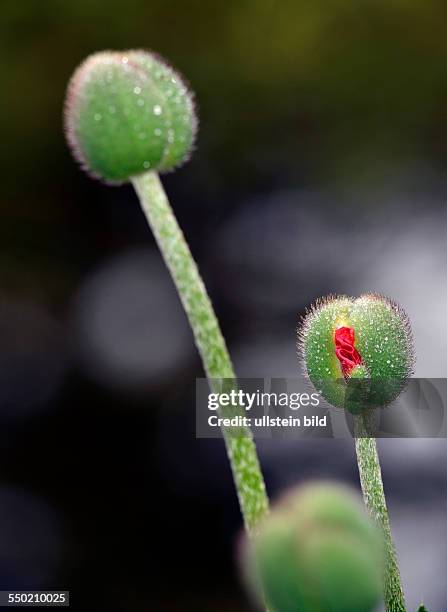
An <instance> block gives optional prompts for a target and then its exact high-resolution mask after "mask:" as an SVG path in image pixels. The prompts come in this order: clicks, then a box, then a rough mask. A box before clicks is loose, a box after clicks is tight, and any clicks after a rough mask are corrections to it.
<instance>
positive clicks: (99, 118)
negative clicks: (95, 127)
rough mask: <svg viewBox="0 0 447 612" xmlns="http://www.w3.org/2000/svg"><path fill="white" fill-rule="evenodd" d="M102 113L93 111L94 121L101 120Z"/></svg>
mask: <svg viewBox="0 0 447 612" xmlns="http://www.w3.org/2000/svg"><path fill="white" fill-rule="evenodd" d="M101 119H102V115H101V114H100V113H95V121H101Z"/></svg>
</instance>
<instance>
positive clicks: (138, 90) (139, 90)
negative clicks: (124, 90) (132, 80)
mask: <svg viewBox="0 0 447 612" xmlns="http://www.w3.org/2000/svg"><path fill="white" fill-rule="evenodd" d="M133 92H134V94H137V96H138V94H140V93H141V87H134V88H133Z"/></svg>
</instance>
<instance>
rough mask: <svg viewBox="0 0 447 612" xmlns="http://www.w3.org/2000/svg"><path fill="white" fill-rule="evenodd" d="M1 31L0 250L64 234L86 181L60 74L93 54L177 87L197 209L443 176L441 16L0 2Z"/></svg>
mask: <svg viewBox="0 0 447 612" xmlns="http://www.w3.org/2000/svg"><path fill="white" fill-rule="evenodd" d="M1 16H2V18H1V23H0V79H1V83H2V95H1V97H0V105H1V107H0V133H1V134H2V147H1V149H0V163H1V168H2V194H1V195H0V212H1V215H2V217H1V219H2V224H1V225H2V229H1V230H0V239H1V240H2V241H3V244H4V245H5V244H6V243H7V242H8V241H10V240H11V236H12V235H13V234H14V232H15V228H16V227H17V226H19V228H20V229H19V233H20V235H21V236H23V235H26V234H27V233H28V234H30V236H29V240H30V241H31V242H33V241H34V240H37V239H38V238H37V237H36V236H40V238H41V237H42V235H43V234H44V233H45V232H49V239H48V241H47V242H49V243H51V241H52V240H53V239H54V236H55V233H56V232H60V231H61V229H60V228H61V227H63V228H65V229H67V228H68V226H69V225H70V223H72V220H71V219H68V218H67V215H68V214H69V213H68V212H67V211H68V210H69V209H68V204H69V203H70V202H71V201H72V198H73V200H75V199H76V196H75V195H73V196H72V195H71V193H72V192H73V191H74V189H76V185H81V186H83V185H84V182H82V181H86V180H87V179H85V178H84V177H82V178H80V177H79V176H77V169H76V168H75V167H74V164H73V163H72V161H71V159H70V158H69V154H68V152H67V150H66V146H65V141H64V137H63V134H62V119H61V113H62V103H63V98H64V93H65V87H66V83H67V79H68V78H69V76H70V74H71V73H72V71H73V69H74V67H75V66H76V65H77V64H78V63H79V61H80V60H82V59H83V58H84V57H86V56H87V55H88V54H90V53H92V52H94V51H97V50H101V49H107V48H112V49H123V48H138V47H144V48H151V49H154V50H157V51H159V52H160V53H161V54H162V55H163V56H165V57H166V58H168V59H169V60H171V61H172V62H173V64H174V65H175V66H176V67H177V68H179V69H180V70H181V71H182V72H183V73H184V74H185V75H186V77H187V79H189V81H190V82H191V85H192V88H193V90H195V92H196V94H197V99H198V106H199V114H200V118H201V128H200V130H199V139H198V150H197V152H196V154H195V156H194V160H193V163H192V164H190V165H188V167H187V169H185V170H183V171H182V173H183V175H184V176H186V175H187V176H188V180H190V181H191V182H192V183H193V184H195V185H196V190H197V186H198V185H200V188H199V189H200V191H201V193H202V194H205V196H206V194H207V193H210V194H214V193H222V192H224V191H225V189H227V190H228V192H231V193H234V191H235V188H236V189H237V188H238V187H239V188H240V189H241V190H244V191H247V189H250V188H252V189H254V190H255V189H257V188H258V187H259V186H260V185H261V186H262V185H265V184H267V185H271V184H275V183H276V184H278V183H279V184H281V185H284V184H289V185H290V184H291V185H296V184H297V181H300V182H301V184H302V183H306V182H307V183H308V184H312V185H313V186H317V187H319V186H325V185H328V184H334V183H335V184H342V185H352V184H359V183H360V184H363V183H366V184H371V183H373V182H374V184H378V183H380V181H386V180H389V179H390V178H394V177H395V176H396V175H398V174H399V172H400V171H401V169H402V171H403V172H404V171H405V169H406V168H407V169H408V168H413V167H414V166H415V165H416V166H417V165H418V164H420V161H421V160H423V164H425V165H426V164H428V165H431V166H434V167H435V168H436V167H438V169H440V170H441V171H443V170H444V166H445V163H446V161H447V155H446V153H447V149H446V142H447V129H446V124H447V121H446V114H447V69H446V67H447V37H446V36H445V23H446V20H447V4H446V3H445V2H443V1H441V0H424V1H423V0H364V1H363V2H362V3H360V4H359V3H355V2H351V1H348V0H325V1H323V0H301V1H300V2H295V1H293V0H283V1H282V2H279V1H278V0H226V1H223V0H217V1H215V2H203V1H202V2H199V1H198V0H191V1H188V2H184V1H180V0H177V1H175V0H150V1H149V0H127V1H126V2H125V3H123V2H121V1H120V2H118V0H108V1H107V2H106V1H105V0H76V1H74V0H71V1H67V0H27V1H26V2H17V0H3V2H2V6H1ZM176 180H177V179H176ZM73 187H74V189H73ZM82 189H84V187H82ZM92 189H93V188H92ZM104 197H105V196H104ZM110 197H111V196H110ZM78 199H79V198H78ZM73 206H74V203H73ZM27 224H28V225H27ZM52 225H53V226H54V227H53V229H52V228H51V226H52ZM36 227H38V228H41V230H42V231H41V232H36ZM42 232H43V233H42ZM61 239H62V240H64V239H63V237H62V238H61ZM48 257H50V254H48ZM0 266H2V267H3V268H5V269H7V268H8V266H7V265H6V264H4V263H3V264H2V263H0Z"/></svg>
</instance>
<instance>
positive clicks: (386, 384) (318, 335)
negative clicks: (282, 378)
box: [298, 294, 414, 412]
mask: <svg viewBox="0 0 447 612" xmlns="http://www.w3.org/2000/svg"><path fill="white" fill-rule="evenodd" d="M298 339H299V348H300V353H301V357H302V360H303V363H304V366H305V369H306V373H307V375H308V376H309V378H310V380H311V381H312V383H313V384H314V385H315V387H316V388H317V389H319V390H320V391H321V393H322V395H323V397H325V398H326V400H327V401H329V402H330V403H331V404H333V405H334V406H340V407H344V408H348V409H349V410H350V411H352V412H359V411H360V410H361V409H362V408H367V407H382V406H386V405H387V404H389V403H390V402H391V401H393V400H394V399H395V398H396V397H397V396H398V394H399V393H400V392H401V390H402V388H403V387H404V385H405V382H406V380H407V378H408V377H409V376H411V374H412V371H413V364H414V352H413V339H412V334H411V328H410V323H409V319H408V317H407V315H406V314H405V312H404V311H403V309H402V308H401V307H400V306H399V305H397V304H396V303H395V302H393V301H391V300H390V299H388V298H386V297H383V296H381V295H375V294H366V295H362V296H360V297H359V298H356V299H355V298H348V297H345V296H342V297H338V296H336V297H328V298H326V299H323V300H319V301H318V302H317V303H316V304H315V305H314V306H312V308H311V309H310V311H309V312H308V313H307V315H306V316H305V317H304V319H303V322H302V325H301V327H300V328H299V330H298Z"/></svg>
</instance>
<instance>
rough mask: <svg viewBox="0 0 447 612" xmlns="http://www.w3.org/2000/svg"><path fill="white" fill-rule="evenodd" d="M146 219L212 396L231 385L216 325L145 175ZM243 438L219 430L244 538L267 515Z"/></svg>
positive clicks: (154, 184)
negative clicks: (224, 383) (226, 383)
mask: <svg viewBox="0 0 447 612" xmlns="http://www.w3.org/2000/svg"><path fill="white" fill-rule="evenodd" d="M132 183H133V186H134V188H135V191H136V192H137V195H138V197H139V199H140V203H141V206H142V209H143V212H144V214H145V216H146V219H147V221H148V223H149V225H150V227H151V228H152V231H153V233H154V236H155V238H156V240H157V243H158V246H159V247H160V251H161V253H162V255H163V258H164V260H165V263H166V265H167V267H168V269H169V271H170V273H171V275H172V278H173V280H174V283H175V285H176V287H177V291H178V293H179V295H180V299H181V301H182V304H183V307H184V309H185V311H186V314H187V316H188V319H189V323H190V325H191V328H192V331H193V334H194V339H195V342H196V345H197V348H198V350H199V352H200V355H201V357H202V362H203V367H204V369H205V372H206V375H207V377H208V380H209V382H210V386H211V388H212V389H213V391H216V392H219V391H220V389H221V387H220V385H219V381H221V380H222V379H231V380H233V381H234V380H235V379H236V376H235V373H234V370H233V365H232V363H231V359H230V356H229V354H228V350H227V347H226V344H225V340H224V338H223V336H222V333H221V330H220V327H219V323H218V321H217V318H216V315H215V314H214V310H213V307H212V305H211V302H210V299H209V297H208V294H207V292H206V289H205V286H204V284H203V281H202V278H201V277H200V274H199V271H198V269H197V266H196V263H195V261H194V259H193V257H192V255H191V252H190V250H189V247H188V245H187V243H186V240H185V238H184V236H183V233H182V230H181V229H180V227H179V225H178V223H177V220H176V218H175V215H174V213H173V211H172V208H171V206H170V204H169V201H168V198H167V196H166V194H165V191H164V189H163V186H162V184H161V181H160V178H159V176H158V174H156V173H155V172H147V173H145V174H142V175H139V176H137V177H135V178H134V179H132ZM242 433H243V435H238V436H234V435H231V431H226V430H224V431H223V434H224V438H225V444H226V448H227V454H228V458H229V460H230V464H231V469H232V472H233V478H234V482H235V485H236V490H237V494H238V497H239V503H240V506H241V511H242V515H243V517H244V523H245V526H246V529H247V531H248V533H249V534H251V533H253V532H254V530H255V529H256V526H257V524H258V522H259V520H260V519H261V518H262V517H263V516H264V515H265V514H266V513H267V512H268V499H267V494H266V490H265V485H264V479H263V477H262V473H261V468H260V466H259V461H258V456H257V453H256V447H255V444H254V441H253V438H252V435H251V432H250V430H248V429H247V430H245V431H243V432H242Z"/></svg>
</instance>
